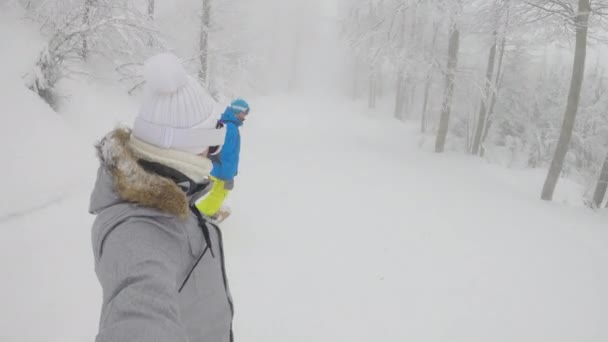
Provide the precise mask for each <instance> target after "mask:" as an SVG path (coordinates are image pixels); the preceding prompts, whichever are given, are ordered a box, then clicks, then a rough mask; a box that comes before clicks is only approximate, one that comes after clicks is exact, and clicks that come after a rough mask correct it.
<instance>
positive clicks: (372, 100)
mask: <svg viewBox="0 0 608 342" xmlns="http://www.w3.org/2000/svg"><path fill="white" fill-rule="evenodd" d="M369 108H371V109H373V108H376V68H375V66H373V65H372V66H371V67H370V72H369Z"/></svg>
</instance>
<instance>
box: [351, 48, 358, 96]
mask: <svg viewBox="0 0 608 342" xmlns="http://www.w3.org/2000/svg"><path fill="white" fill-rule="evenodd" d="M354 69H355V70H354V72H353V89H352V91H353V92H352V96H353V101H356V100H357V99H358V98H359V58H357V59H356V60H355V68H354Z"/></svg>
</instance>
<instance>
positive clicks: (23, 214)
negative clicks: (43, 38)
mask: <svg viewBox="0 0 608 342" xmlns="http://www.w3.org/2000/svg"><path fill="white" fill-rule="evenodd" d="M5 23H6V22H4V23H3V21H2V20H0V25H5ZM6 25H10V27H13V28H14V27H19V25H22V23H16V22H15V23H8V24H6ZM24 32H27V30H26V29H24ZM6 33H7V32H6V30H2V29H0V34H1V35H0V41H2V42H7V41H8V42H9V43H10V44H11V45H10V46H11V49H10V50H8V49H7V50H6V51H12V53H13V55H12V57H13V58H12V59H11V55H10V54H5V53H4V52H5V50H4V49H3V50H2V52H3V53H0V58H4V59H3V60H0V66H2V67H3V69H2V70H1V71H2V74H3V75H5V74H6V75H8V76H7V77H6V78H4V79H2V80H0V95H1V96H2V99H1V100H2V101H1V102H2V103H3V104H5V106H6V107H5V110H3V114H2V127H3V128H4V129H3V134H2V135H0V137H2V138H1V139H2V140H0V141H1V144H0V146H2V147H0V156H1V157H2V158H3V160H4V163H3V165H4V167H3V168H2V176H3V177H2V179H3V181H2V189H3V194H4V196H3V197H2V202H1V203H2V205H0V235H1V238H0V274H2V280H3V281H2V282H1V283H0V303H2V304H3V305H2V309H0V341H2V342H30V341H31V342H34V341H36V342H39V341H48V342H65V341H77V342H80V341H82V342H85V341H93V340H94V336H95V333H96V325H97V320H98V314H99V310H100V308H99V305H100V295H101V293H100V289H99V286H98V284H97V281H96V279H95V275H94V272H93V260H92V253H91V250H90V231H89V229H90V224H91V222H92V219H93V218H92V217H91V216H89V215H88V214H87V206H88V196H89V191H90V190H91V187H92V182H93V178H94V176H95V175H94V169H95V159H94V151H93V148H92V144H93V141H94V140H95V139H97V138H99V136H100V135H101V134H102V133H103V132H105V131H106V130H109V129H110V128H111V127H112V126H113V125H115V124H116V123H117V122H120V121H125V122H129V120H130V119H131V116H132V114H133V113H134V110H135V109H136V106H135V104H134V103H133V101H132V100H129V99H128V98H127V97H125V96H123V95H120V92H118V91H114V90H113V89H111V88H109V87H108V86H107V85H104V84H101V83H95V84H90V83H89V82H86V83H85V82H83V83H81V84H79V85H78V84H75V83H73V84H72V85H71V86H70V84H67V85H65V87H66V89H71V94H72V100H71V101H68V102H67V103H66V104H65V105H64V107H63V108H62V113H60V114H56V113H53V112H52V111H51V110H50V109H49V108H48V107H47V106H46V105H45V104H44V103H42V102H41V101H40V100H39V99H37V98H36V97H35V96H33V95H32V94H30V93H29V92H28V91H27V90H26V89H23V88H21V87H20V84H21V83H20V75H21V73H22V72H23V71H24V70H21V69H23V68H24V67H25V66H26V65H27V63H23V65H21V64H19V63H18V64H10V63H13V62H15V61H17V60H16V59H15V56H28V54H30V55H31V54H32V53H33V54H34V55H35V51H36V49H33V48H32V47H31V46H28V45H27V44H22V43H19V42H17V41H9V40H7V39H8V38H7V37H8V36H9V35H6ZM30 33H31V35H32V39H35V35H36V32H30ZM24 34H26V33H24ZM11 42H12V43H11ZM23 59H24V60H25V58H23ZM5 62H6V63H5ZM7 65H12V66H17V67H14V68H12V67H7ZM10 70H12V71H10ZM72 82H77V81H72ZM251 100H252V101H251V102H252V115H251V116H250V119H249V121H248V122H247V123H246V125H245V126H244V127H243V133H242V134H243V149H242V157H243V160H242V168H241V174H240V175H239V177H238V178H237V183H236V190H235V191H234V193H233V194H232V196H231V198H230V205H231V206H232V208H233V211H234V213H233V216H232V217H231V218H230V219H229V220H228V221H227V222H226V223H225V224H224V226H223V229H224V232H225V235H226V250H227V258H228V264H229V265H228V267H229V270H228V271H229V273H230V278H231V285H232V286H231V287H232V291H233V295H234V297H235V302H236V322H235V330H236V339H237V341H241V342H247V341H251V342H268V341H291V342H297V341H306V342H308V341H311V342H312V341H314V342H324V341H332V342H335V341H382V340H387V341H388V340H390V341H437V342H440V341H441V342H445V341H450V342H451V341H463V342H473V341H484V342H486V341H531V342H532V341H533V342H538V341H551V342H555V341H577V342H579V341H593V342H597V341H606V340H608V292H607V291H606V289H607V288H608V249H607V248H606V246H608V231H607V230H606V229H605V226H606V220H607V219H608V217H607V215H606V214H605V213H601V212H600V213H597V212H593V211H591V210H589V209H586V208H584V207H582V206H580V205H579V203H578V202H580V201H578V199H579V198H580V188H579V187H577V186H576V185H575V184H572V183H568V182H567V181H562V182H561V183H560V186H559V188H558V193H557V194H556V202H553V203H546V202H541V201H540V200H539V199H538V197H539V192H540V191H539V190H540V186H541V185H542V176H543V172H542V171H530V170H511V169H506V168H503V167H500V166H495V165H490V164H488V163H486V162H484V161H482V160H480V159H477V158H472V157H467V156H464V155H462V154H456V153H455V154H444V155H436V154H433V153H431V152H430V151H429V150H430V149H429V148H427V145H428V144H424V143H422V144H421V141H422V140H423V138H421V137H420V136H419V135H418V134H417V133H416V128H415V127H414V126H409V125H404V124H398V123H396V122H395V121H394V120H392V119H390V115H384V114H383V113H382V111H376V112H367V111H365V110H363V109H362V108H363V106H361V105H359V104H353V103H351V102H349V101H348V100H347V99H342V98H336V97H328V96H322V95H310V94H309V95H303V94H300V95H292V96H285V95H275V96H269V97H264V98H256V99H251ZM421 146H422V147H421Z"/></svg>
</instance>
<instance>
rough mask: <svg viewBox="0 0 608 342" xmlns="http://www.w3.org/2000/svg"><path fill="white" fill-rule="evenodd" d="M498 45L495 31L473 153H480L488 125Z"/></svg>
mask: <svg viewBox="0 0 608 342" xmlns="http://www.w3.org/2000/svg"><path fill="white" fill-rule="evenodd" d="M497 45H498V31H496V30H495V31H494V41H493V44H492V47H491V48H490V53H489V55H488V67H487V69H486V79H485V85H484V90H483V94H482V95H481V104H480V107H479V116H478V117H477V126H476V127H477V128H476V129H475V138H474V140H473V147H472V149H471V153H472V154H479V145H480V143H481V136H482V133H483V129H484V127H485V125H486V113H487V112H486V110H487V107H488V102H489V100H490V87H491V86H492V78H493V77H494V64H495V63H496V47H497Z"/></svg>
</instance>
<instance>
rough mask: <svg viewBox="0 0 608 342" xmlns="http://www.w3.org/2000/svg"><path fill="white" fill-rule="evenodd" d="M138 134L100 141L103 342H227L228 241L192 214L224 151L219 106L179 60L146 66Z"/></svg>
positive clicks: (98, 256) (94, 202) (96, 241)
mask: <svg viewBox="0 0 608 342" xmlns="http://www.w3.org/2000/svg"><path fill="white" fill-rule="evenodd" d="M144 76H145V78H146V81H147V84H146V85H145V89H144V97H143V104H142V106H141V110H140V112H139V114H138V116H137V118H136V120H135V123H134V125H133V127H132V129H128V128H119V129H116V130H114V131H112V132H110V133H108V134H107V135H106V136H105V137H104V138H103V139H102V140H101V141H100V142H99V143H98V144H97V146H96V147H97V153H98V157H99V159H100V164H101V165H100V167H99V170H98V177H97V181H96V184H95V188H94V190H93V193H92V195H91V204H90V212H91V213H92V214H94V215H96V218H95V221H94V224H93V229H92V240H93V252H94V256H95V271H96V274H97V277H98V279H99V283H100V284H101V287H102V290H103V302H102V308H101V319H100V322H99V333H98V335H97V338H96V342H230V341H232V340H233V334H232V317H233V314H234V312H233V305H232V299H231V296H230V290H229V288H228V280H227V276H226V270H225V264H224V250H223V242H222V234H221V232H220V230H219V228H218V227H217V226H216V225H214V224H211V223H209V222H207V221H206V220H205V218H204V217H202V216H201V215H200V213H199V211H198V210H196V208H195V207H194V201H195V200H197V199H198V198H199V197H200V196H201V195H202V194H204V193H205V191H206V189H208V188H209V181H208V175H209V172H210V171H211V168H212V163H211V161H210V160H209V159H207V158H206V153H207V151H208V149H209V147H211V146H218V145H221V144H222V142H223V140H224V135H225V130H223V129H216V122H217V118H215V117H214V116H213V115H212V114H213V104H214V101H213V99H212V98H211V97H210V96H209V94H208V93H207V92H206V91H205V90H204V89H203V88H202V87H201V86H200V85H199V84H198V82H197V81H196V80H195V79H194V78H193V77H191V76H189V75H187V73H186V71H185V70H184V68H183V67H182V65H181V63H180V61H179V60H178V59H177V57H175V56H174V55H170V54H161V55H158V56H155V57H152V58H151V59H149V60H148V61H147V62H146V64H145V68H144Z"/></svg>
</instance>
